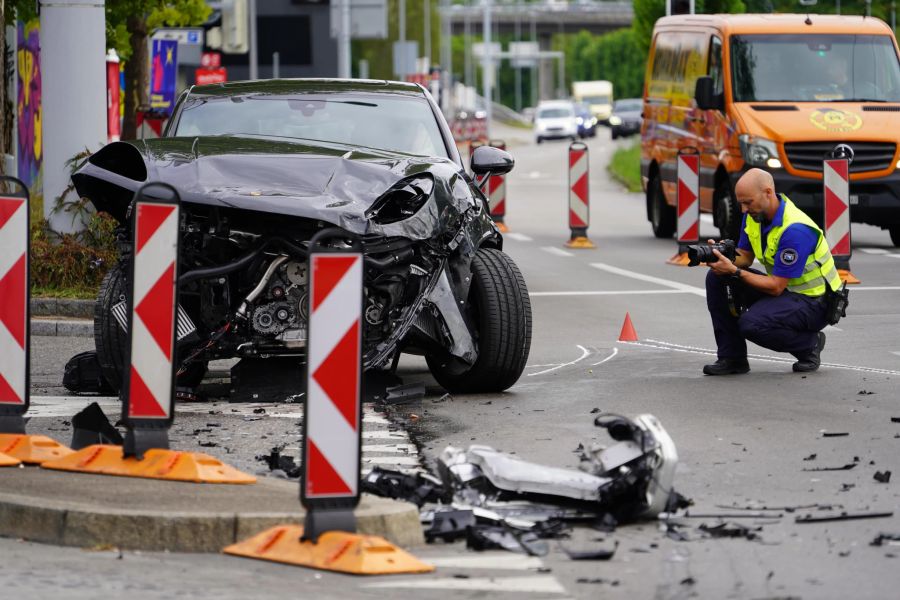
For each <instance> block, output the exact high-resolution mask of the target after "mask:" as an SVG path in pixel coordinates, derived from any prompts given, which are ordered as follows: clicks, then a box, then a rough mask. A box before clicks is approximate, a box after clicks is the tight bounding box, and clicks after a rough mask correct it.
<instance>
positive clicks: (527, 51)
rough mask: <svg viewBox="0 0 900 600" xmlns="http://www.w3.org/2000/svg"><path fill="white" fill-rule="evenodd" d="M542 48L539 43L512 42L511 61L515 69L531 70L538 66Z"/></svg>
mask: <svg viewBox="0 0 900 600" xmlns="http://www.w3.org/2000/svg"><path fill="white" fill-rule="evenodd" d="M540 52H541V48H540V46H539V45H538V43H537V42H510V43H509V59H510V63H511V64H512V67H513V68H518V69H530V68H531V67H534V66H536V65H537V62H538V59H539V57H540Z"/></svg>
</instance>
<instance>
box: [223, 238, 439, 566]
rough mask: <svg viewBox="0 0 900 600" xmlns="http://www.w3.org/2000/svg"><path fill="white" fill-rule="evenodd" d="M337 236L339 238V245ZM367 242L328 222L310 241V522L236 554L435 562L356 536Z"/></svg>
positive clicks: (326, 561) (297, 560)
mask: <svg viewBox="0 0 900 600" xmlns="http://www.w3.org/2000/svg"><path fill="white" fill-rule="evenodd" d="M335 241H337V242H339V243H337V244H335V243H334V242H335ZM363 271H364V258H363V252H362V244H361V242H360V241H359V239H358V238H355V237H353V236H351V235H350V234H348V233H347V232H345V231H344V230H342V229H337V228H333V229H325V230H323V231H320V232H319V233H317V234H316V235H315V236H314V237H313V239H312V240H311V241H310V245H309V268H308V270H307V272H308V273H309V311H308V314H309V341H308V346H307V348H308V355H307V368H306V371H307V373H306V381H307V396H306V406H305V411H304V418H303V474H302V476H301V478H300V501H301V502H302V503H303V506H304V507H305V508H306V519H305V521H304V526H303V527H299V526H296V525H280V526H277V527H274V528H272V529H269V530H267V531H264V532H262V533H260V534H259V535H256V536H254V537H252V538H250V539H248V540H246V541H243V542H239V543H237V544H233V545H231V546H228V547H227V548H225V550H224V552H225V553H226V554H235V555H238V556H246V557H248V558H260V559H264V560H273V561H276V562H285V563H290V564H295V565H299V566H305V567H312V568H316V569H326V570H329V571H341V572H344V573H356V574H390V573H428V572H431V571H433V570H434V567H433V566H431V565H428V564H425V563H422V562H420V561H419V560H418V559H417V558H415V557H414V556H412V555H410V554H408V553H407V552H405V551H403V550H401V549H400V548H397V547H396V546H394V545H393V544H391V543H390V542H388V541H387V540H385V539H383V538H381V537H377V536H367V535H359V534H357V533H356V517H355V516H354V514H353V510H354V508H356V505H357V504H358V503H359V479H360V451H361V447H360V444H361V440H362V398H363V393H362V371H363V366H362V341H363V319H362V314H363V297H364V296H363Z"/></svg>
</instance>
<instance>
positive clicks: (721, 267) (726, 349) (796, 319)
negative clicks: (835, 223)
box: [703, 169, 841, 375]
mask: <svg viewBox="0 0 900 600" xmlns="http://www.w3.org/2000/svg"><path fill="white" fill-rule="evenodd" d="M734 192H735V196H736V197H737V201H738V204H739V205H740V207H741V212H743V213H744V221H743V229H742V231H741V237H740V240H739V241H738V244H737V252H736V257H735V260H734V261H733V262H732V261H731V260H729V259H728V258H726V257H725V256H724V255H722V254H721V253H720V252H719V251H718V250H714V253H715V254H716V255H717V256H718V259H719V260H718V261H716V262H713V263H709V268H710V271H709V273H707V275H706V302H707V306H708V307H709V314H710V316H711V317H712V323H713V332H714V333H715V336H716V345H717V346H718V353H717V355H718V360H717V361H716V362H715V363H713V364H710V365H706V366H705V367H703V372H704V373H705V374H707V375H730V374H739V373H746V372H748V371H749V370H750V365H749V364H748V363H747V342H746V340H750V341H751V342H753V343H755V344H758V345H760V346H762V347H764V348H769V349H770V350H774V351H776V352H789V353H791V354H793V355H794V356H795V357H796V358H797V362H795V363H794V365H793V369H794V371H796V372H801V373H803V372H809V371H815V370H816V369H818V368H819V363H820V354H821V352H822V348H824V347H825V334H824V333H823V332H822V331H821V330H822V329H823V328H824V327H825V325H826V293H825V292H826V286H829V287H830V288H831V289H832V290H834V291H837V290H838V289H839V288H840V286H841V280H840V277H839V276H838V273H837V269H836V268H835V264H834V259H833V258H832V257H831V251H830V250H829V249H828V243H827V242H826V241H825V235H824V234H823V233H822V230H821V229H819V228H818V227H817V226H816V224H815V223H814V222H813V221H812V219H810V218H809V217H808V216H806V214H805V213H804V212H803V211H801V210H800V209H799V208H797V207H796V206H794V204H793V203H792V202H791V201H790V200H789V199H788V198H787V196H785V195H784V194H780V195H776V194H775V182H774V180H773V179H772V176H771V175H770V174H769V173H767V172H766V171H763V170H762V169H751V170H749V171H747V172H746V173H745V174H744V175H743V176H742V177H741V178H740V179H739V180H738V182H737V185H735V188H734ZM754 258H758V259H759V261H760V262H761V263H762V264H763V266H765V268H766V273H761V272H759V271H756V270H751V269H748V267H749V266H750V265H751V264H752V263H753V259H754ZM736 306H737V308H736ZM740 307H743V312H741V308H740Z"/></svg>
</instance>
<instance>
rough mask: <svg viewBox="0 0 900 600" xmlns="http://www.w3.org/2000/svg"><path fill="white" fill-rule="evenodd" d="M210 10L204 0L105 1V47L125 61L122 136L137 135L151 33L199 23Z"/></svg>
mask: <svg viewBox="0 0 900 600" xmlns="http://www.w3.org/2000/svg"><path fill="white" fill-rule="evenodd" d="M211 11H212V9H211V8H210V7H209V6H208V5H207V4H206V2H204V0H106V41H107V46H109V47H113V48H115V49H116V51H117V52H118V54H119V56H120V57H121V58H122V59H123V60H124V61H125V110H124V118H123V120H122V139H125V140H129V139H134V138H135V137H137V122H136V116H137V111H138V108H139V107H142V106H145V105H147V103H148V102H147V100H148V99H147V86H148V85H149V82H150V73H149V69H148V67H147V65H148V60H147V38H148V37H149V35H150V33H151V32H152V31H153V30H154V29H156V28H157V27H164V26H169V27H189V26H192V25H199V24H201V23H203V22H204V21H205V20H206V19H207V17H209V13H210V12H211Z"/></svg>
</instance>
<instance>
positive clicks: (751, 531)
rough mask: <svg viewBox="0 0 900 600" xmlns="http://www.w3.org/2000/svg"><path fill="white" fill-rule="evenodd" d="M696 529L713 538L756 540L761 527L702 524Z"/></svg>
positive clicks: (738, 524) (734, 524) (735, 524)
mask: <svg viewBox="0 0 900 600" xmlns="http://www.w3.org/2000/svg"><path fill="white" fill-rule="evenodd" d="M698 529H699V530H700V531H702V532H704V533H706V534H707V535H709V536H710V537H713V538H745V539H748V540H757V539H759V535H758V534H757V533H756V532H758V531H762V527H747V526H746V525H741V524H740V523H730V522H724V523H717V524H716V525H707V524H706V523H703V524H702V525H700V526H699V527H698Z"/></svg>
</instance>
